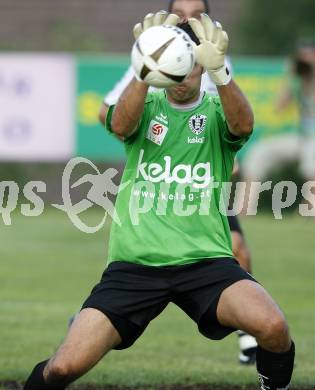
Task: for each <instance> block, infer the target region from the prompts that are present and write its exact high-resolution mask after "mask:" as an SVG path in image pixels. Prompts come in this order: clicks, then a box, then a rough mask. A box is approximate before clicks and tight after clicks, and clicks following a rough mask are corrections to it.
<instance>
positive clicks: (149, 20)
mask: <svg viewBox="0 0 315 390" xmlns="http://www.w3.org/2000/svg"><path fill="white" fill-rule="evenodd" d="M179 20H180V18H179V16H177V15H175V14H168V13H167V12H166V11H159V12H157V13H156V14H152V13H150V14H148V15H147V16H145V18H144V19H143V23H137V24H136V25H135V26H134V28H133V35H134V37H135V40H137V39H138V38H139V36H140V35H141V34H142V33H143V32H144V31H145V30H147V29H148V28H150V27H153V26H161V25H171V26H176V24H177V23H178V22H179Z"/></svg>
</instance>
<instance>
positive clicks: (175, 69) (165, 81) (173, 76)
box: [131, 25, 195, 88]
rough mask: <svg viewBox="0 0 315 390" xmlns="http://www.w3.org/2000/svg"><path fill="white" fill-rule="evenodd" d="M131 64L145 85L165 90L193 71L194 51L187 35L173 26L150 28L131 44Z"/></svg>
mask: <svg viewBox="0 0 315 390" xmlns="http://www.w3.org/2000/svg"><path fill="white" fill-rule="evenodd" d="M131 63H132V66H133V68H134V71H135V73H136V75H137V77H138V78H139V79H141V80H143V81H145V82H146V83H148V84H149V85H152V86H154V87H158V88H168V87H171V86H173V85H176V84H179V83H181V82H182V81H183V80H184V79H185V77H186V76H188V75H189V74H190V73H191V71H192V70H193V67H194V64H195V51H194V47H193V43H192V40H191V39H190V37H189V35H188V34H187V33H186V32H185V31H183V30H181V29H180V28H178V27H175V26H164V25H163V26H154V27H150V28H148V29H147V30H146V31H144V32H143V33H142V34H141V35H140V37H139V38H138V39H137V41H136V42H135V44H134V46H133V48H132V53H131Z"/></svg>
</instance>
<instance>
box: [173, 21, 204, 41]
mask: <svg viewBox="0 0 315 390" xmlns="http://www.w3.org/2000/svg"><path fill="white" fill-rule="evenodd" d="M177 27H178V28H180V29H182V30H183V31H185V33H187V34H188V35H189V37H190V39H191V40H192V41H193V42H195V44H196V45H197V46H198V45H200V41H199V39H198V37H197V35H196V34H195V33H194V31H193V29H192V28H191V27H190V24H189V23H188V22H181V23H178V24H177Z"/></svg>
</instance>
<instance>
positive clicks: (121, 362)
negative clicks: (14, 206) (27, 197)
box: [0, 211, 315, 389]
mask: <svg viewBox="0 0 315 390" xmlns="http://www.w3.org/2000/svg"><path fill="white" fill-rule="evenodd" d="M90 217H91V218H92V219H93V218H96V217H97V215H96V214H91V215H90ZM242 222H243V227H244V230H245V232H246V235H247V239H248V241H249V245H250V248H251V250H252V254H253V258H254V274H255V276H256V277H257V278H258V280H259V281H260V282H261V283H262V284H264V285H265V287H266V288H267V289H268V290H269V291H270V292H271V293H272V294H273V296H274V297H275V299H276V300H277V301H278V303H279V304H280V306H281V307H282V309H283V310H284V311H285V313H286V315H287V318H288V320H289V323H290V325H291V330H292V333H293V335H294V339H295V341H296V346H297V358H296V369H295V373H294V380H293V388H294V389H301V388H302V387H305V386H308V388H314V389H315V360H314V347H315V337H314V331H315V327H314V324H315V305H314V297H315V283H314V276H315V254H314V248H315V246H314V231H315V222H314V221H311V220H305V218H304V219H302V218H300V217H297V216H292V215H291V216H285V218H284V220H282V221H275V220H273V219H272V217H271V216H267V215H264V216H259V217H247V218H245V219H243V221H242ZM107 235H108V228H106V229H104V230H103V231H100V232H98V233H97V234H94V235H87V234H84V233H81V232H79V231H78V230H76V229H75V228H74V227H73V226H72V225H71V224H70V222H69V221H68V219H67V218H66V216H65V215H63V214H62V213H61V212H58V211H48V212H46V214H45V215H43V216H41V217H37V218H33V219H32V218H25V217H21V216H19V215H13V225H12V226H11V227H4V226H3V225H2V224H1V227H0V242H1V246H0V259H1V260H0V340H1V343H0V382H3V381H23V380H24V379H25V378H26V376H27V375H28V373H29V372H30V370H31V368H32V367H33V366H34V364H35V363H36V362H38V361H40V360H43V359H45V358H47V357H48V356H49V355H51V354H52V353H53V352H54V350H55V348H56V347H57V345H58V344H59V343H60V342H61V340H62V338H63V336H64V334H65V331H66V327H67V321H68V319H69V317H70V316H71V315H72V314H73V313H75V312H76V310H78V308H79V307H80V304H81V303H82V301H83V299H84V298H85V297H86V296H87V295H88V293H89V291H90V289H91V288H92V286H93V285H94V284H95V283H96V282H97V281H98V279H99V277H100V274H101V272H102V270H103V268H104V265H105V262H106V240H107ZM237 353H238V349H237V339H236V336H235V335H231V336H230V337H228V338H227V339H225V340H223V341H221V342H211V341H208V340H206V339H205V338H203V337H202V336H201V335H199V334H198V331H197V329H196V327H195V325H194V324H193V323H192V322H191V321H190V320H189V319H188V318H187V317H186V316H185V314H183V313H182V312H181V311H179V310H178V309H177V308H176V307H174V306H169V307H168V308H167V310H165V312H164V313H163V314H162V315H161V316H160V317H159V318H158V319H156V320H155V321H154V322H153V323H152V324H151V326H150V327H149V328H148V329H147V331H146V332H145V334H144V336H143V337H142V338H141V339H140V340H139V341H138V342H137V343H136V344H135V346H134V347H133V348H131V349H129V350H125V351H121V352H117V351H114V352H112V353H110V354H109V355H108V356H107V357H106V358H105V359H103V361H102V362H101V363H100V364H99V365H98V366H97V367H96V368H95V369H94V370H92V372H91V373H89V374H88V375H87V376H85V377H84V378H83V379H82V380H81V381H80V382H79V383H81V384H82V383H90V384H99V385H104V384H113V385H122V386H123V385H125V386H136V388H137V389H140V388H142V387H143V386H144V385H149V387H147V388H151V386H152V387H154V386H155V385H157V384H160V385H162V388H166V384H184V383H185V384H192V385H193V384H195V383H199V384H203V383H204V384H210V385H211V384H219V385H227V386H229V385H232V384H236V385H240V386H241V385H246V384H256V383H257V378H256V373H255V369H254V368H253V367H241V366H240V365H239V364H238V362H237ZM163 386H164V387H163ZM4 388H5V387H2V389H4ZM7 388H10V387H9V386H7ZM11 388H14V387H11ZM178 388H182V387H181V386H180V387H178ZM209 388H211V389H215V388H216V387H215V386H210V387H209ZM230 388H232V386H231V387H230ZM254 388H258V385H256V386H255V387H254ZM0 389H1V386H0Z"/></svg>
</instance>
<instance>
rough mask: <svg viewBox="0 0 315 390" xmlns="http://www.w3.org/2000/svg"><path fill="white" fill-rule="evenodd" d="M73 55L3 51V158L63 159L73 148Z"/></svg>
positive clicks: (0, 93)
mask: <svg viewBox="0 0 315 390" xmlns="http://www.w3.org/2000/svg"><path fill="white" fill-rule="evenodd" d="M75 82H76V81H75V63H74V59H73V57H72V56H67V55H42V54H0V160H1V161H62V160H66V159H68V158H69V157H71V156H73V153H74V142H75V141H74V140H75V129H74V123H75V121H74V99H75Z"/></svg>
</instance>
